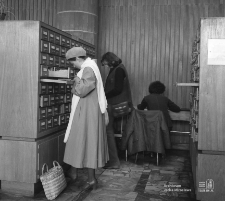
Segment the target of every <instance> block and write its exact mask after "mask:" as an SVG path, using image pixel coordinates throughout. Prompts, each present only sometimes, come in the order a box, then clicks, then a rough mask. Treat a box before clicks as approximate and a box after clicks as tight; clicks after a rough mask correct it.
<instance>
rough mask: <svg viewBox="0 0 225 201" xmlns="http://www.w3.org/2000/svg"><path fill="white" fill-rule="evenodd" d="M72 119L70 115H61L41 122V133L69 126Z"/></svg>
mask: <svg viewBox="0 0 225 201" xmlns="http://www.w3.org/2000/svg"><path fill="white" fill-rule="evenodd" d="M69 119H70V114H69V113H67V114H60V115H57V116H53V117H49V118H47V119H41V120H39V132H42V131H45V130H47V129H51V128H54V127H58V126H60V125H63V124H67V123H68V122H69Z"/></svg>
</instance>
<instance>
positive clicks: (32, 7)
mask: <svg viewBox="0 0 225 201" xmlns="http://www.w3.org/2000/svg"><path fill="white" fill-rule="evenodd" d="M29 11H30V20H34V0H30V6H29Z"/></svg>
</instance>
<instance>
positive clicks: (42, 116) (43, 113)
mask: <svg viewBox="0 0 225 201" xmlns="http://www.w3.org/2000/svg"><path fill="white" fill-rule="evenodd" d="M46 117H47V113H46V108H45V107H44V108H39V119H45V118H46Z"/></svg>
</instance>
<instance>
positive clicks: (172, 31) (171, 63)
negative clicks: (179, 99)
mask: <svg viewBox="0 0 225 201" xmlns="http://www.w3.org/2000/svg"><path fill="white" fill-rule="evenodd" d="M171 12H172V13H171V18H170V20H171V24H170V52H169V66H168V68H169V74H168V78H169V80H168V85H167V87H168V89H169V91H168V92H169V94H168V97H169V98H171V99H173V94H172V92H173V88H172V85H173V69H174V53H175V52H174V47H175V40H176V39H175V23H176V19H175V17H176V16H175V12H176V10H175V7H174V6H171ZM174 101H175V100H174Z"/></svg>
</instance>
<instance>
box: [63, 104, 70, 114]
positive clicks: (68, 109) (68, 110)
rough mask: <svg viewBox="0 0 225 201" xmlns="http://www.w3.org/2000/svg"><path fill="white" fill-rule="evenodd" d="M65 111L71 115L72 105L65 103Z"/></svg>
mask: <svg viewBox="0 0 225 201" xmlns="http://www.w3.org/2000/svg"><path fill="white" fill-rule="evenodd" d="M64 111H65V113H69V112H70V103H65V104H64Z"/></svg>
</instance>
